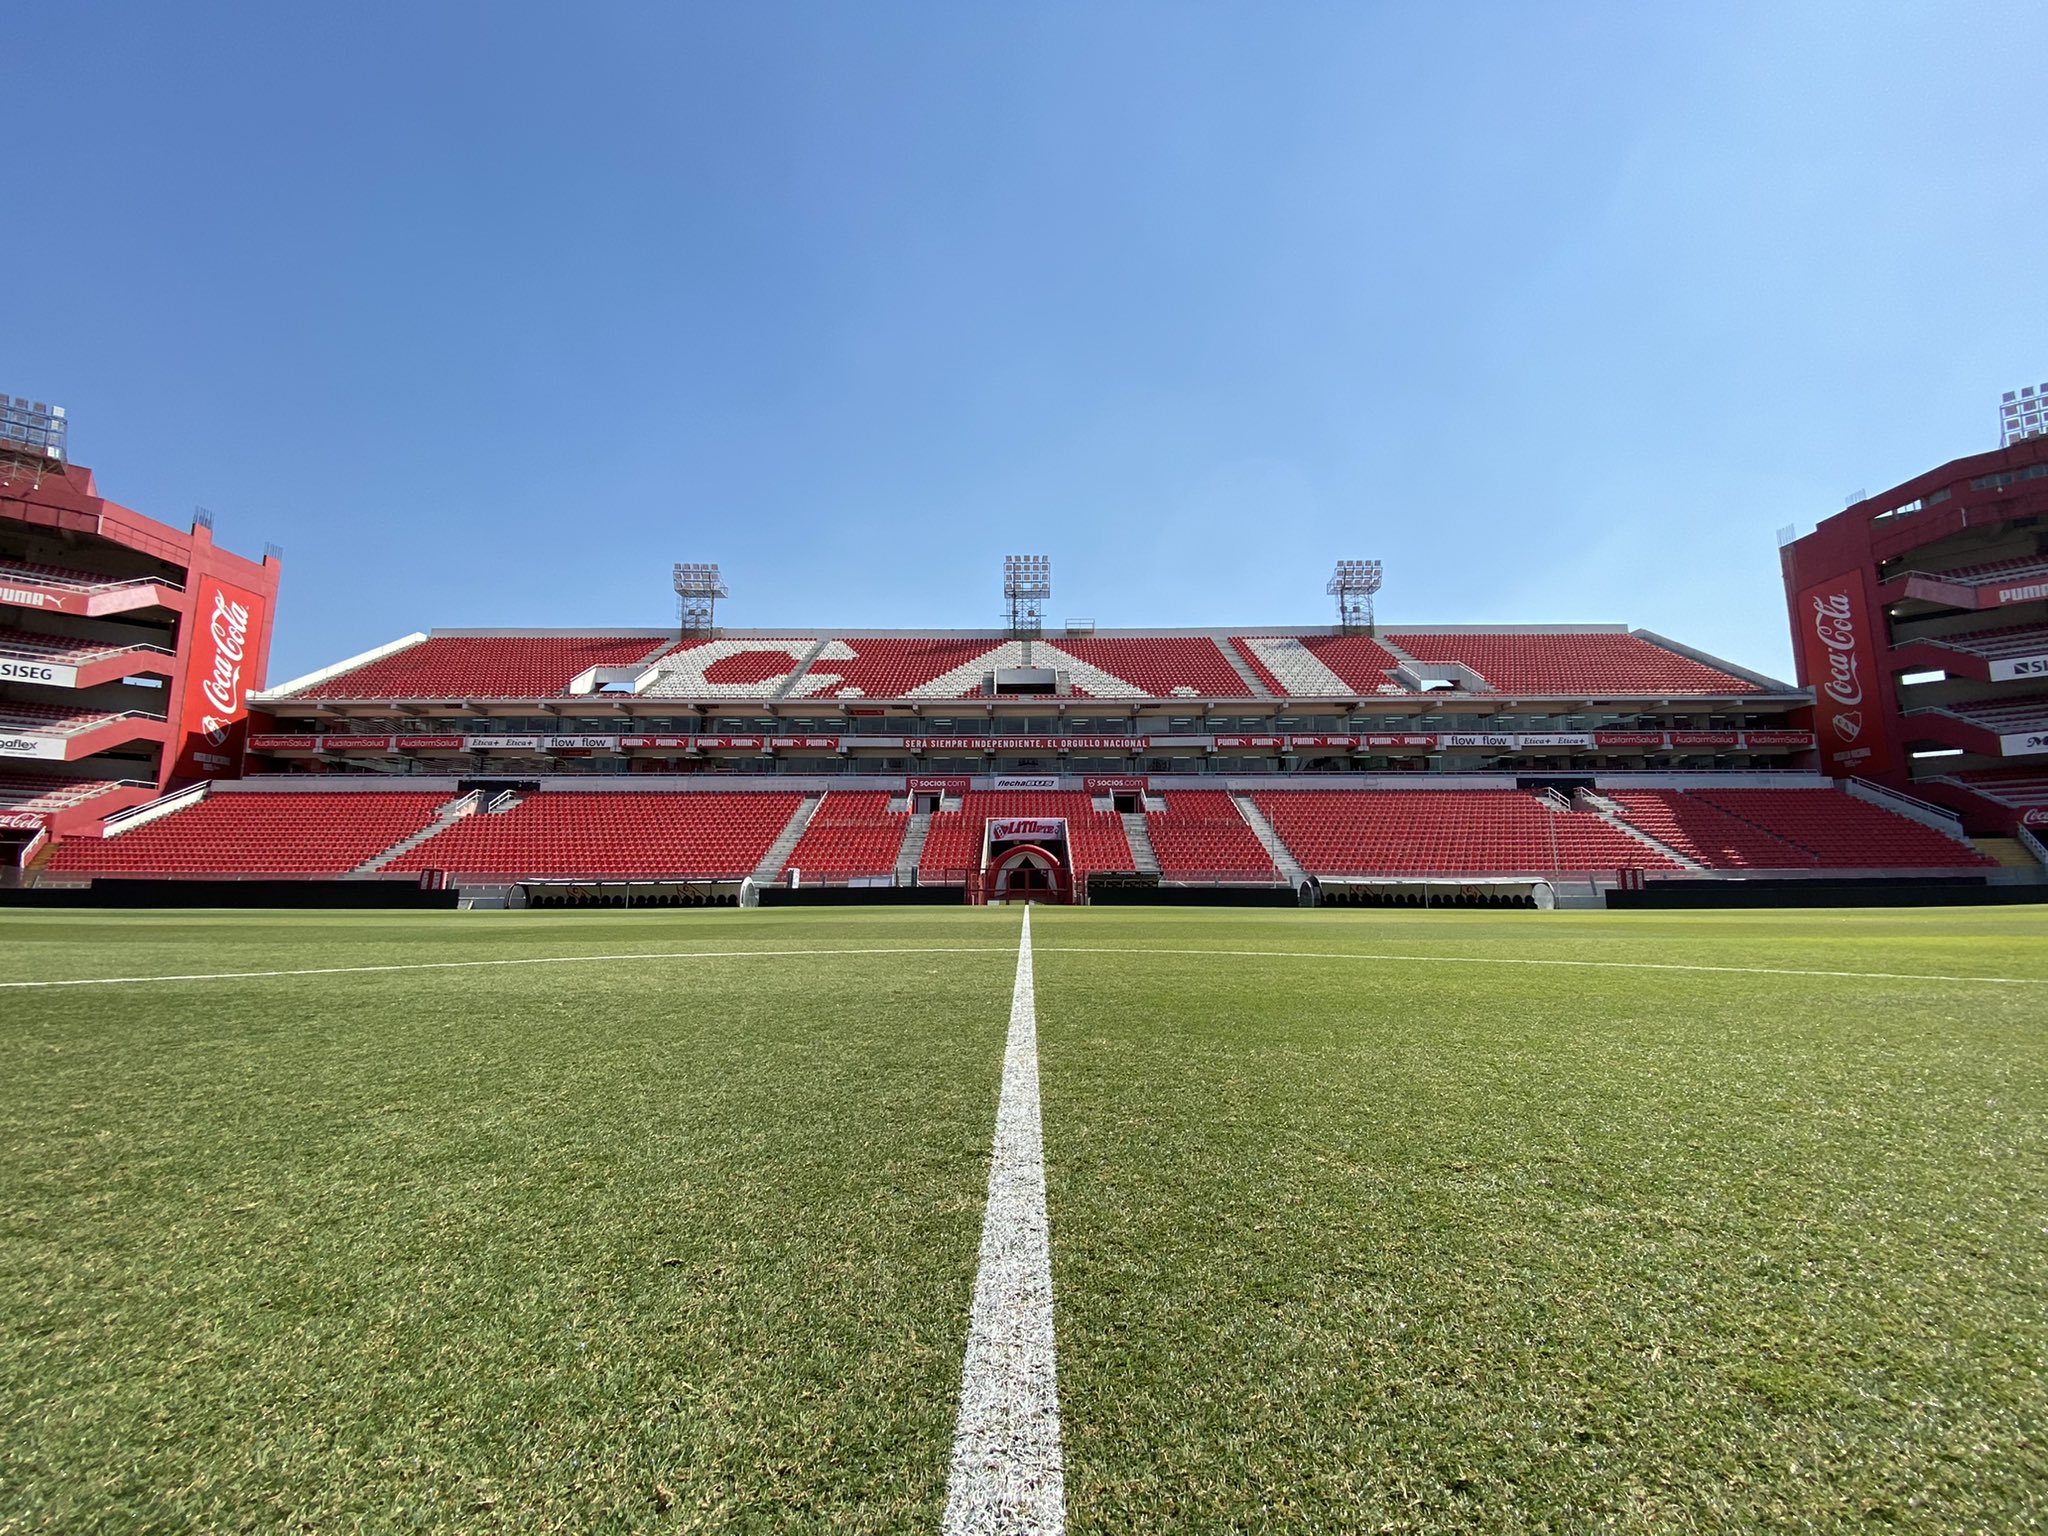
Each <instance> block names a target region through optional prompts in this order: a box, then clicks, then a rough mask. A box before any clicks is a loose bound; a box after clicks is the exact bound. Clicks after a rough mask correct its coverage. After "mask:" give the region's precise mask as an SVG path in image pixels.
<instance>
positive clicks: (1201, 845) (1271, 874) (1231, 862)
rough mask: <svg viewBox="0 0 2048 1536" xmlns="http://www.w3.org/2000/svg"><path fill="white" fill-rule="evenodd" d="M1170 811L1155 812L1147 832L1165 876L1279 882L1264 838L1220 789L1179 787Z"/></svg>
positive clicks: (1171, 795) (1168, 797) (1167, 798)
mask: <svg viewBox="0 0 2048 1536" xmlns="http://www.w3.org/2000/svg"><path fill="white" fill-rule="evenodd" d="M1163 798H1164V799H1165V802H1166V809H1165V810H1163V811H1152V812H1149V813H1148V814H1147V815H1146V817H1145V831H1146V834H1147V835H1148V836H1149V837H1150V838H1151V839H1152V852H1153V855H1154V856H1155V857H1156V858H1157V859H1158V860H1159V872H1160V873H1161V874H1162V875H1168V876H1173V875H1212V876H1217V877H1220V878H1225V879H1235V880H1277V879H1279V878H1280V872H1279V871H1278V870H1277V869H1275V868H1274V867H1273V861H1272V860H1271V859H1270V858H1268V857H1267V856H1266V850H1265V846H1264V845H1263V844H1261V843H1260V842H1259V839H1258V835H1257V834H1256V833H1254V832H1253V831H1252V829H1251V828H1250V827H1249V826H1247V825H1246V824H1245V819H1244V816H1243V815H1242V814H1241V813H1240V812H1239V811H1238V808H1237V804H1236V802H1235V801H1233V800H1232V799H1231V798H1230V796H1229V795H1227V794H1225V793H1223V792H1222V791H1220V790H1206V789H1204V790H1197V789H1176V790H1173V791H1171V792H1170V793H1168V794H1166V795H1165V796H1164V797H1163Z"/></svg>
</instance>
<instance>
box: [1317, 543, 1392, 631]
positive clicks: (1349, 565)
mask: <svg viewBox="0 0 2048 1536" xmlns="http://www.w3.org/2000/svg"><path fill="white" fill-rule="evenodd" d="M1379 589H1380V563H1379V561H1377V560H1339V561H1338V562H1337V569H1336V570H1335V571H1334V572H1332V573H1331V576H1330V579H1329V582H1328V583H1327V584H1326V585H1325V586H1324V587H1323V590H1324V591H1325V592H1327V593H1329V594H1330V595H1331V596H1332V597H1334V598H1336V599H1337V627H1338V628H1339V629H1341V630H1343V631H1344V633H1346V634H1347V635H1348V634H1354V633H1356V632H1357V631H1359V630H1364V631H1365V632H1366V633H1367V634H1370V633H1372V595H1373V594H1374V593H1375V592H1377V591H1379Z"/></svg>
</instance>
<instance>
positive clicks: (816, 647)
mask: <svg viewBox="0 0 2048 1536" xmlns="http://www.w3.org/2000/svg"><path fill="white" fill-rule="evenodd" d="M830 643H831V642H830V641H829V640H827V639H825V638H823V637H820V638H819V639H816V640H813V641H812V642H811V648H810V649H809V650H807V651H805V652H804V653H803V655H802V657H800V658H799V659H798V661H797V664H796V670H795V671H793V672H791V673H790V674H789V676H787V677H785V678H784V679H783V680H782V681H781V682H779V683H777V684H776V685H775V690H774V691H773V692H772V693H770V694H769V695H768V697H769V698H771V699H786V698H788V697H789V690H790V689H792V688H794V687H795V686H796V685H797V684H798V683H800V682H802V681H803V675H804V674H805V673H806V672H808V671H810V670H811V663H812V662H814V661H816V660H817V659H818V652H820V651H822V650H824V649H825V647H826V646H827V645H828V644H830Z"/></svg>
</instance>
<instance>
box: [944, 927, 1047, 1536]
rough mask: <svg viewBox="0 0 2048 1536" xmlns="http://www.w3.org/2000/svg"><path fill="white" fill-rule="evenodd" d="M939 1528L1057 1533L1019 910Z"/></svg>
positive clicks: (1033, 1000)
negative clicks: (950, 1463) (977, 1259)
mask: <svg viewBox="0 0 2048 1536" xmlns="http://www.w3.org/2000/svg"><path fill="white" fill-rule="evenodd" d="M939 1528H940V1530H941V1531H942V1532H943V1533H944V1536H981V1533H984V1532H989V1533H995V1532H1018V1533H1021V1536H1058V1533H1059V1532H1061V1531H1064V1530H1065V1529H1066V1487H1065V1478H1064V1474H1063V1471H1062V1466H1061V1460H1060V1398H1059V1378H1058V1373H1057V1370H1056V1367H1055V1360H1054V1354H1053V1327H1052V1239H1051V1235H1050V1233H1049V1231H1048V1229H1047V1224H1046V1216H1045V1142H1044V1136H1043V1133H1042V1130H1041V1127H1040V1124H1039V1115H1038V1003H1037V996H1036V993H1035V990H1034V988H1033V986H1032V978H1031V908H1030V907H1029V906H1026V907H1025V908H1024V927H1023V931H1022V933H1021V934H1020V936H1019V938H1018V940H1017V982H1016V986H1015V989H1014V990H1013V991H1012V993H1011V997H1010V1035H1009V1040H1008V1043H1007V1044H1006V1045H1005V1047H1004V1050H1003V1088H1002V1097H1001V1101H1000V1103H999V1104H998V1105H997V1108H996V1131H995V1146H994V1152H993V1155H992V1156H991V1157H990V1159H989V1170H988V1210H987V1213H986V1215H985V1216H984V1217H983V1223H982V1229H981V1268H980V1270H979V1272H978V1273H977V1274H976V1275H975V1279H974V1311H973V1315H972V1318H971V1320H970V1321H969V1324H968V1330H967V1354H966V1360H965V1362H964V1363H963V1364H962V1366H961V1371H960V1421H959V1426H958V1428H957V1429H956V1430H955V1431H954V1434H953V1470H952V1476H951V1478H950V1479H949V1485H948V1487H947V1491H946V1513H945V1517H944V1519H943V1520H942V1521H941V1522H940V1527H939Z"/></svg>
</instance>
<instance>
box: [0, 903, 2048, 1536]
mask: <svg viewBox="0 0 2048 1536" xmlns="http://www.w3.org/2000/svg"><path fill="white" fill-rule="evenodd" d="M1032 923H1033V936H1034V945H1035V949H1036V971H1037V1006H1038V1020H1039V1026H1038V1028H1039V1061H1040V1075H1041V1081H1042V1085H1043V1117H1044V1137H1045V1151H1046V1174H1047V1185H1048V1199H1049V1210H1050V1217H1051V1227H1052V1242H1053V1280H1054V1293H1055V1309H1056V1310H1055V1321H1056V1329H1057V1336H1058V1349H1059V1357H1058V1366H1059V1376H1060V1401H1061V1414H1062V1426H1063V1434H1064V1441H1065V1458H1066V1487H1067V1499H1068V1520H1069V1525H1070V1527H1071V1528H1072V1529H1074V1530H1076V1531H1091V1532H1094V1531H1100V1532H1122V1531H1161V1532H1165V1531H1219V1532H1223V1531H1228V1532H1238V1531H1263V1530H1274V1531H1281V1530H1290V1531H1331V1532H1336V1531H1399V1532H1410V1531H1415V1532H1421V1531H1446V1532H1448V1531H1469V1530H1487V1531H1495V1530H1498V1531H1554V1532H1582V1531H1603V1530H1613V1531H1642V1532H1651V1531H1668V1530H1684V1531H1691V1530H1699V1531H1737V1530H1743V1531H1747V1530H1783V1531H1814V1530H1835V1529H1838V1530H1851V1529H1873V1528H1874V1529H1885V1530H1901V1531H1926V1532H1937V1531H1939V1532H1948V1531H1985V1532H1992V1531H2000V1532H2002V1531H2016V1530H2031V1529H2041V1528H2043V1527H2044V1525H2048V1430H2044V1428H2043V1426H2044V1425H2048V912H2044V911H2042V910H2040V909H2032V910H2029V909H2024V908H2005V909H1978V910H1955V911H1942V910H1935V911H1910V912H1852V913H1844V912H1814V913H1745V914H1695V913H1687V914H1680V915H1669V916H1667V915H1650V914H1625V915H1624V914H1612V915H1602V914H1567V913H1560V914H1537V913H1511V914H1509V913H1502V914H1485V913H1448V914H1434V915H1432V914H1414V913H1388V914H1370V913H1292V912H1278V913H1261V912H1226V911H1217V912H1173V911H1163V910H1144V909H1117V910H1110V909H1102V910H1067V909H1048V908H1038V909H1035V911H1034V914H1033V919H1032ZM1018 925H1019V914H1018V913H1017V912H1016V911H1015V910H1009V911H1003V910H982V911H965V910H963V911H951V910H947V911H925V910H916V911H909V910H896V911H890V910H887V909H867V910H861V911H849V912H843V913H840V912H833V913H818V912H789V911H782V912H711V913H644V914H624V913H604V914H553V913H551V914H489V913H477V914H433V915H427V916H403V917H399V916H390V915H385V914H318V915H311V914H289V913H287V914H222V913H195V914H107V915H93V914H78V913H63V914H51V913H22V912H14V913H6V914H0V981H25V980H41V981H47V980H59V979H79V978H93V977H105V976H110V975H112V976H127V977H163V976H195V975H205V974H211V973H217V972H305V971H314V970H329V971H330V972H331V973H330V974H296V975H263V976H246V977H241V978H238V979H217V980H179V981H161V982H157V983H153V984H126V985H119V986H80V987H57V988H12V989H0V1021H4V1028H0V1127H4V1136H0V1532H6V1533H12V1532H28V1531H44V1530H49V1531H65V1532H72V1531H93V1530H120V1531H186V1530H235V1529H247V1530H278V1529H290V1530H314V1531H347V1530H394V1529H397V1530H415V1529H416V1530H463V1531H553V1530H562V1531H570V1530H575V1531H584V1530H601V1531H602V1530H619V1531H626V1530H678V1531H681V1530H703V1531H717V1530H755V1529H759V1530H792V1529H795V1530H812V1529H816V1530H834V1531H839V1530H844V1531H901V1530H913V1531H914V1530H926V1531H935V1530H936V1529H937V1527H938V1517H939V1511H940V1508H941V1506H942V1504H943V1501H944V1497H945V1485H946V1474H947V1465H948V1458H949V1455H950V1448H951V1438H952V1430H953V1419H954V1410H955V1406H956V1395H957V1392H958V1388H959V1374H960V1362H961V1351H962V1347H963V1344H964V1341H965V1334H966V1319H967V1311H968V1303H969V1299H970V1296H971V1294H972V1289H973V1284H974V1272H975V1262H976V1252H977V1244H978V1241H979V1235H980V1222H981V1206H982V1198H983V1193H984V1186H985V1181H986V1178H987V1171H988V1158H989V1139H990V1133H991V1129H992V1125H993V1119H994V1110H995V1101H996V1094H997V1086H998V1081H997V1080H998V1075H999V1071H1000V1065H1001V1059H1002V1050H1003V1039H1004V1032H1005V1027H1006V1025H1007V1021H1008V1014H1009V1002H1010V988H1011V981H1012V978H1013V975H1014V971H1015V960H1016V942H1017V934H1018ZM714 951H719V952H728V953H724V954H715V953H709V952H714ZM732 951H752V952H754V953H747V954H735V953H730V952H732ZM793 952H795V953H793ZM648 955H660V956H663V957H665V958H609V959H605V958H592V959H588V960H573V961H572V962H571V963H554V962H556V961H558V960H564V959H569V958H570V957H579V956H590V957H604V956H611V957H619V956H648ZM478 961H485V962H499V961H518V962H522V963H519V964H495V963H493V964H472V963H471V962H478ZM1532 961H1534V962H1544V963H1540V964H1531V963H1527V962H1532ZM527 962H541V963H527ZM1555 962H1595V963H1591V964H1579V963H1570V964H1559V963H1555ZM352 967H388V968H386V969H350V968H352ZM1800 972H1809V973H1810V972H1834V973H1849V974H1833V975H1821V974H1788V973H1800ZM1927 978H1948V979H1927ZM1976 978H2004V979H2002V980H1985V979H1976Z"/></svg>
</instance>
